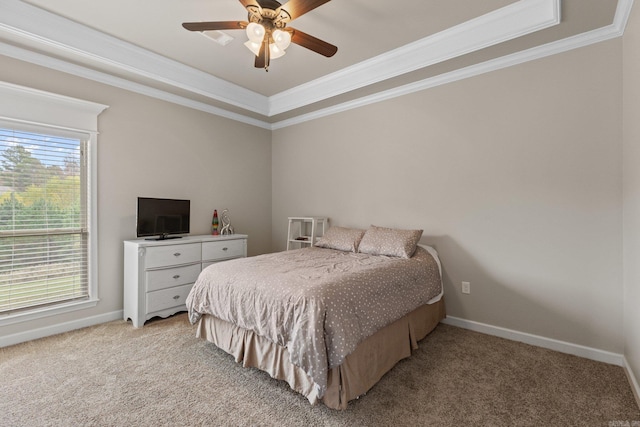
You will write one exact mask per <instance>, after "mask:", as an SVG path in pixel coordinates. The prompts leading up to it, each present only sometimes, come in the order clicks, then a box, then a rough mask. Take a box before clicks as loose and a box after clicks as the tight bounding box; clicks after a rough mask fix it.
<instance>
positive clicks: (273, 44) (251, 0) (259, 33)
mask: <svg viewBox="0 0 640 427" xmlns="http://www.w3.org/2000/svg"><path fill="white" fill-rule="evenodd" d="M329 1H330V0H289V1H288V2H286V3H285V4H280V2H278V1H276V0H240V3H242V5H243V6H244V7H245V8H246V9H247V12H248V14H249V15H248V22H247V21H219V22H185V23H183V24H182V26H183V27H184V28H186V29H187V30H189V31H212V30H242V29H244V30H246V32H247V36H248V37H249V41H248V42H246V43H245V46H247V47H248V48H249V50H251V51H252V52H253V53H254V54H255V55H256V59H255V66H256V68H264V69H265V70H266V71H269V62H270V60H271V59H276V58H279V57H281V56H282V55H284V54H285V49H286V48H287V47H288V46H289V44H290V43H295V44H297V45H299V46H302V47H305V48H307V49H310V50H312V51H314V52H317V53H319V54H320V55H324V56H326V57H331V56H333V55H335V53H336V52H337V51H338V48H337V47H336V46H334V45H332V44H329V43H327V42H325V41H323V40H320V39H318V38H316V37H313V36H311V35H309V34H306V33H303V32H302V31H300V30H296V29H294V28H291V27H287V23H289V22H291V21H292V20H294V19H296V18H298V17H300V16H302V15H304V14H305V13H307V12H309V11H311V10H313V9H315V8H316V7H318V6H322V5H323V4H325V3H328V2H329Z"/></svg>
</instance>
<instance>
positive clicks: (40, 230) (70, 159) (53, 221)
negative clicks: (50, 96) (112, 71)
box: [0, 122, 90, 313]
mask: <svg viewBox="0 0 640 427" xmlns="http://www.w3.org/2000/svg"><path fill="white" fill-rule="evenodd" d="M12 127H13V129H11V128H7V127H3V126H2V123H1V122H0V312H1V313H11V312H14V311H19V310H24V309H26V308H33V307H40V306H46V305H49V304H54V303H60V302H67V301H74V300H87V299H89V297H90V295H89V284H88V268H87V259H88V247H87V243H88V238H89V233H88V230H87V203H86V201H87V198H86V196H85V194H86V188H87V162H86V160H85V157H84V156H85V153H86V144H87V141H88V138H89V135H86V134H85V135H83V134H74V133H72V132H62V131H59V130H58V131H54V130H53V129H41V130H40V129H37V128H35V127H33V126H30V127H24V126H20V127H21V128H22V129H17V128H16V127H17V126H16V125H15V124H14V125H13V126H12ZM33 129H35V130H33Z"/></svg>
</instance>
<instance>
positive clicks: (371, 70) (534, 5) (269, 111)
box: [0, 0, 633, 130]
mask: <svg viewBox="0 0 640 427" xmlns="http://www.w3.org/2000/svg"><path fill="white" fill-rule="evenodd" d="M5 5H10V6H13V7H12V8H11V10H9V9H7V10H6V11H5V9H6V8H5ZM16 5H18V6H16ZM516 5H517V6H518V7H516ZM632 5H633V0H619V1H618V5H617V9H616V15H615V17H614V22H613V23H612V24H611V25H609V26H607V27H603V28H600V29H597V30H594V31H590V32H587V33H583V34H579V35H576V36H572V37H569V38H566V39H563V40H559V41H556V42H552V43H549V44H547V45H543V46H539V47H535V48H532V49H529V50H526V51H522V52H518V53H515V54H511V55H508V56H505V57H502V58H497V59H494V60H491V61H487V62H484V63H481V64H477V65H473V66H470V67H467V68H464V69H459V70H456V71H452V72H450V73H446V74H443V75H440V76H436V77H433V78H429V79H425V80H422V81H418V82H414V83H411V84H407V85H403V86H400V87H397V88H394V89H390V90H386V91H382V92H379V93H376V94H373V95H369V96H365V97H361V98H358V99H355V100H352V101H348V102H344V103H341V104H338V105H335V106H332V107H329V108H324V109H320V110H316V111H314V112H312V113H308V114H302V115H299V116H296V117H293V118H290V119H287V120H282V121H279V122H276V123H269V122H266V121H262V120H257V119H254V118H252V117H249V116H246V115H243V114H238V113H233V112H230V111H228V110H225V109H223V108H218V107H213V106H211V105H208V104H206V103H202V102H198V101H195V100H191V99H188V98H185V97H182V96H177V95H174V94H171V93H168V92H165V91H162V90H159V89H155V88H151V87H149V86H145V85H142V84H138V83H135V82H131V81H129V80H126V79H122V78H119V77H115V76H112V75H109V74H107V73H104V72H99V71H95V70H92V69H89V68H86V67H82V66H79V65H75V64H71V63H69V62H67V61H63V60H59V59H55V58H52V57H49V56H46V55H42V54H38V53H35V52H32V51H29V50H26V49H22V48H18V47H15V46H12V45H8V44H3V43H0V55H5V56H9V57H13V58H16V59H19V60H23V61H26V62H31V63H34V64H37V65H41V66H44V67H48V68H52V69H55V70H58V71H62V72H65V73H69V74H73V75H76V76H79V77H83V78H87V79H90V80H93V81H97V82H100V83H104V84H107V85H111V86H114V87H119V88H122V89H125V90H129V91H132V92H136V93H140V94H142V95H146V96H150V97H153V98H157V99H161V100H164V101H167V102H172V103H175V104H178V105H183V106H186V107H189V108H193V109H196V110H200V111H204V112H208V113H210V114H214V115H218V116H221V117H225V118H228V119H231V120H235V121H239V122H242V123H246V124H250V125H253V126H257V127H260V128H263V129H269V130H277V129H282V128H284V127H287V126H292V125H295V124H299V123H303V122H306V121H309V120H314V119H317V118H321V117H325V116H328V115H331V114H337V113H340V112H343V111H347V110H350V109H353V108H358V107H362V106H364V105H368V104H372V103H375V102H380V101H384V100H387V99H391V98H395V97H398V96H403V95H406V94H410V93H413V92H417V91H422V90H426V89H429V88H431V87H435V86H440V85H444V84H447V83H451V82H455V81H458V80H462V79H465V78H469V77H473V76H476V75H480V74H484V73H488V72H491V71H495V70H499V69H502V68H506V67H509V66H513V65H517V64H521V63H523V62H527V61H532V60H535V59H539V58H543V57H546V56H549V55H554V54H558V53H562V52H565V51H568V50H571V49H576V48H579V47H583V46H587V45H590V44H593V43H598V42H601V41H605V40H609V39H612V38H616V37H620V36H621V35H622V34H623V33H624V29H625V26H626V23H627V20H628V17H629V14H630V12H631V7H632ZM23 6H25V7H26V9H27V12H29V9H36V11H37V12H36V15H35V16H34V15H33V14H30V13H28V14H27V16H26V18H25V17H23V19H21V20H19V21H24V20H25V19H26V20H27V21H29V20H30V19H31V20H33V21H32V22H31V24H30V25H29V28H34V27H38V26H41V25H44V24H43V22H39V21H36V20H34V19H35V18H37V17H41V15H38V13H40V12H41V10H40V9H37V8H34V7H32V6H29V5H26V4H25V3H22V2H20V1H18V0H3V2H2V9H3V10H2V14H0V31H1V30H5V31H12V32H14V33H16V34H19V35H21V36H25V37H29V38H30V39H32V40H38V41H39V42H41V43H44V44H49V45H52V46H54V47H56V48H60V44H61V42H60V41H59V40H58V41H55V42H54V41H51V40H50V39H48V38H47V37H43V36H42V37H41V36H34V35H33V33H29V32H27V34H26V35H25V33H24V32H23V29H19V28H16V26H15V25H9V22H11V23H15V14H16V13H17V11H18V10H19V9H20V7H23ZM531 11H537V12H536V13H534V14H535V15H536V16H538V19H539V18H540V16H546V17H547V20H546V21H544V22H542V21H543V20H540V21H538V22H539V25H553V24H552V20H555V19H557V20H559V19H560V0H520V1H519V2H518V3H514V4H513V5H510V6H507V7H506V8H503V9H500V10H498V11H495V12H491V13H490V14H487V15H489V16H487V15H483V16H481V17H479V18H476V19H474V20H471V21H468V22H466V23H463V24H461V25H459V26H457V27H453V28H452V29H449V30H445V31H443V32H442V33H438V34H436V35H434V36H431V37H428V38H426V39H422V40H419V41H417V42H414V43H411V44H409V45H407V46H405V47H402V48H399V49H396V50H394V51H391V52H388V53H387V54H383V55H380V56H378V57H376V58H373V59H371V60H369V61H364V62H362V63H360V64H356V65H354V66H353V67H347V68H345V69H343V70H341V71H338V72H336V73H333V74H330V75H328V76H325V77H323V78H320V79H317V80H314V81H312V82H309V83H307V84H304V85H301V86H298V87H295V88H292V89H290V90H288V91H285V92H282V93H280V94H277V95H274V96H272V97H269V98H266V97H263V96H262V95H259V94H256V93H255V92H251V91H248V90H247V89H244V88H242V87H240V86H237V85H234V84H232V83H229V82H226V81H223V80H221V79H218V78H215V77H212V76H209V75H206V73H203V74H205V76H201V77H204V80H209V78H212V79H213V81H215V82H216V83H217V84H218V83H219V84H220V85H219V86H217V85H216V84H212V85H209V86H206V85H205V86H202V87H209V88H210V89H208V90H202V89H199V88H198V87H194V86H193V83H194V82H195V83H197V86H201V85H202V84H203V80H199V79H194V80H192V81H189V82H188V83H187V82H186V81H182V82H178V84H179V85H180V86H177V87H181V88H183V89H186V90H189V91H192V92H194V93H199V94H202V95H205V96H209V95H208V94H209V93H211V94H212V95H211V98H212V99H216V100H219V101H222V102H225V103H228V104H230V105H235V106H238V107H240V108H244V109H246V110H248V111H253V112H257V113H258V114H262V115H264V116H266V117H269V116H270V115H275V114H278V111H279V112H284V111H290V109H291V108H296V106H295V105H297V106H304V105H308V104H310V103H313V102H316V101H317V100H319V99H318V98H317V97H318V96H319V95H318V92H322V93H323V94H324V97H322V98H320V99H325V98H328V97H330V96H335V95H336V94H339V93H344V92H348V91H350V90H353V89H357V88H358V87H362V81H363V80H364V79H365V78H367V79H369V80H367V81H368V83H366V84H371V83H372V82H376V81H381V80H376V79H384V78H385V77H383V75H384V74H383V73H390V75H391V73H393V72H396V73H400V74H402V70H403V68H402V67H405V68H404V72H408V71H410V70H409V69H407V68H406V67H411V66H412V62H411V61H410V60H408V61H406V62H404V61H403V56H402V54H403V53H404V54H405V55H408V56H411V55H415V52H416V50H419V49H426V47H425V46H426V45H429V44H433V45H437V44H440V43H444V44H446V43H445V41H443V40H441V39H440V38H442V37H444V36H448V37H453V36H457V37H458V38H457V39H455V38H454V39H450V40H454V41H456V45H455V47H456V49H457V51H458V52H459V54H464V53H466V52H464V46H465V42H466V43H469V42H470V41H469V38H468V37H466V36H465V35H464V33H465V31H467V30H469V31H483V30H481V29H480V26H481V25H480V24H481V23H482V22H483V21H484V22H485V23H487V22H502V23H503V24H504V23H507V22H511V23H512V25H514V26H512V27H509V28H510V29H511V31H515V32H517V31H518V29H519V31H526V28H529V29H532V28H533V27H534V26H535V24H534V23H532V22H531V20H532V19H534V18H532V17H531V16H528V14H529V13H530V12H531ZM5 12H11V13H5ZM45 14H46V15H51V16H49V17H47V18H51V19H53V20H55V19H58V18H59V17H57V16H56V15H52V14H49V13H46V12H45ZM518 16H520V19H519V18H518ZM551 16H552V18H550V17H551ZM60 19H63V18H60ZM65 22H71V21H67V20H65ZM58 24H59V22H58ZM72 24H74V25H75V26H79V27H82V28H84V30H87V31H89V32H93V30H89V29H87V28H86V27H83V26H82V25H79V24H75V23H72ZM48 25H51V22H48ZM65 25H66V24H65ZM58 28H59V27H58ZM74 28H75V27H74ZM454 29H455V31H454ZM502 30H505V28H502V29H500V28H494V32H493V33H491V34H490V35H487V37H486V38H485V42H486V43H490V42H491V40H494V41H496V40H499V35H500V33H501V31H502ZM532 31H536V30H532ZM515 32H514V33H512V36H511V38H513V37H518V35H513V34H516V33H515ZM65 33H67V31H66V29H65ZM443 33H444V34H443ZM447 33H449V34H447ZM72 34H73V32H72V33H67V35H66V37H71V38H73V36H72ZM502 34H503V37H509V33H508V31H502ZM520 35H522V34H520ZM94 36H95V37H97V39H93V40H94V42H98V41H99V40H100V39H101V38H102V37H103V36H104V35H102V34H101V33H97V35H96V34H94ZM52 37H53V36H52ZM106 37H107V38H109V36H106ZM444 38H445V39H446V37H444ZM507 39H508V38H507ZM114 40H115V43H116V46H119V44H120V43H123V42H121V41H119V40H117V39H114ZM111 41H113V40H111ZM496 42H497V41H496ZM62 45H63V47H62V48H63V49H64V45H65V44H64V43H62ZM476 46H480V43H477V44H476ZM67 47H68V46H67ZM133 47H134V48H135V49H138V48H136V47H135V46H133ZM467 47H468V48H470V47H469V45H467ZM112 48H113V47H112ZM135 49H134V50H135ZM116 50H117V49H116ZM69 51H73V49H69ZM124 51H125V52H127V50H126V49H125V50H124ZM128 52H130V51H128ZM144 52H145V56H144V57H145V58H147V59H149V60H150V61H153V59H154V57H155V56H158V55H155V54H153V53H150V52H147V51H144ZM408 52H413V53H408ZM460 52H462V53H460ZM83 54H84V55H87V56H88V57H91V55H90V54H89V53H87V52H84V53H83ZM454 54H455V52H453V53H452V52H449V55H454ZM440 55H441V57H442V58H447V57H446V52H444V51H443V52H440ZM160 58H161V59H162V61H161V62H160V63H157V62H153V67H150V68H151V69H153V70H159V69H160V68H161V65H160V64H161V63H162V62H163V61H168V62H173V61H171V60H168V59H166V58H164V57H160ZM121 59H122V58H121ZM156 59H157V58H156ZM122 60H123V61H124V59H122ZM430 60H434V58H433V57H431V58H430ZM105 61H106V62H105V63H107V62H109V60H108V59H105ZM124 62H125V64H126V62H127V61H124ZM397 63H401V65H398V68H394V69H393V70H392V71H389V70H385V68H386V67H388V66H395V65H394V64H397ZM176 64H177V63H176ZM111 65H114V64H111ZM172 65H175V64H172ZM178 65H179V66H181V67H185V66H184V65H182V64H178ZM115 66H117V63H116V64H115ZM125 66H129V65H125ZM413 66H417V65H415V64H413ZM134 68H135V67H134ZM178 68H179V67H178ZM185 68H187V69H189V70H191V71H197V70H193V69H191V68H190V67H185ZM169 69H172V67H169ZM175 69H176V68H173V70H174V71H175ZM197 72H198V73H200V72H199V71H197ZM163 73H164V72H162V73H158V72H152V71H148V74H146V76H147V77H151V78H155V77H154V76H157V78H156V80H159V81H163V82H165V83H169V84H172V83H171V79H170V78H168V77H166V76H165V77H164V78H163V77H162V76H163V75H164V74H163ZM363 73H364V74H363ZM158 74H160V75H158ZM168 74H171V73H168ZM395 75H398V74H395ZM391 76H393V75H391ZM177 78H178V80H181V76H177ZM386 78H389V77H386ZM335 84H340V85H342V86H341V89H340V90H342V91H341V92H338V93H333V94H332V95H328V93H329V90H333V87H334V86H333V85H335ZM247 92H248V96H245V97H243V96H242V95H243V94H244V95H247ZM254 95H256V96H254ZM327 95H328V96H327ZM320 96H322V95H320ZM298 97H299V98H298ZM296 98H298V99H297V100H296ZM230 101H235V102H230ZM285 102H286V103H289V104H288V105H289V106H288V107H287V106H285V105H284V103H285ZM292 106H293V107H292ZM287 108H289V109H287Z"/></svg>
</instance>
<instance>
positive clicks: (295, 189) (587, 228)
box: [272, 39, 624, 354]
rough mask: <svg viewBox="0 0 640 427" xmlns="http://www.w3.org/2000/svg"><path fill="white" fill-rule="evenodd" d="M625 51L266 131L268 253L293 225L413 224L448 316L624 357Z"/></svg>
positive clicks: (527, 68) (582, 54) (522, 69)
mask: <svg viewBox="0 0 640 427" xmlns="http://www.w3.org/2000/svg"><path fill="white" fill-rule="evenodd" d="M621 46H622V42H621V40H620V39H617V40H613V41H609V42H605V43H601V44H598V45H593V46H590V47H586V48H582V49H579V50H574V51H571V52H568V53H565V54H562V55H556V56H553V57H549V58H546V59H542V60H538V61H535V62H530V63H526V64H522V65H519V66H516V67H512V68H508V69H505V70H501V71H497V72H493V73H490V74H487V75H482V76H478V77H474V78H471V79H468V80H465V81H461V82H457V83H452V84H448V85H445V86H441V87H438V88H434V89H430V90H427V91H424V92H420V93H415V94H412V95H409V96H404V97H401V98H396V99H394V100H390V101H385V102H382V103H378V104H374V105H370V106H367V107H363V108H360V109H357V110H351V111H348V112H345V113H341V114H339V115H335V116H330V117H326V118H323V119H319V120H315V121H312V122H308V123H304V124H300V125H297V126H293V127H290V128H285V129H281V130H278V131H275V132H274V134H273V148H272V153H273V154H272V155H273V177H272V180H273V201H272V205H273V214H272V218H273V244H274V248H275V249H282V248H284V246H285V240H286V217H287V216H292V215H326V216H329V217H330V218H331V221H332V223H333V224H334V225H341V226H353V227H362V228H366V227H367V226H368V225H369V224H376V225H382V226H392V227H401V228H422V229H424V237H423V240H422V243H427V244H433V245H435V247H436V248H437V249H438V250H439V252H440V254H441V257H442V261H443V263H444V269H445V278H444V279H445V295H446V301H447V313H448V315H451V316H455V317H459V318H463V319H468V320H471V321H476V322H482V323H486V324H489V325H494V326H499V327H504V328H509V329H513V330H516V331H521V332H527V333H530V334H535V335H540V336H543V337H548V338H553V339H557V340H561V341H565V342H569V343H574V344H579V345H583V346H587V347H593V348H596V349H601V350H606V351H610V352H614V353H618V354H620V353H621V352H622V349H623V341H624V340H623V335H622V311H621V308H622V285H621V283H622V263H621V260H622V252H621V247H622V236H621V230H622V223H621V221H622V218H621V215H622V212H621V207H622V195H621V167H622V165H621V148H622V147H621V114H622V113H621V78H620V76H621ZM463 280H465V281H470V282H471V294H470V295H462V294H461V292H460V282H461V281H463Z"/></svg>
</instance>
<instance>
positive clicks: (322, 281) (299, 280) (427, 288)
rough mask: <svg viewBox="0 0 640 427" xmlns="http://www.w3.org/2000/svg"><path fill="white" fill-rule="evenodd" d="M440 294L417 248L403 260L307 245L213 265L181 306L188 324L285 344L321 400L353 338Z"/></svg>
mask: <svg viewBox="0 0 640 427" xmlns="http://www.w3.org/2000/svg"><path fill="white" fill-rule="evenodd" d="M441 294H442V281H441V278H440V271H439V266H438V264H437V262H436V260H435V259H434V258H433V257H432V256H431V255H430V254H429V252H428V251H427V250H425V249H424V248H422V247H418V248H417V249H416V252H415V253H414V255H413V256H412V257H411V258H410V259H403V258H395V257H387V256H379V255H368V254H361V253H353V252H343V251H337V250H333V249H322V248H316V247H310V248H305V249H298V250H293V251H286V252H278V253H273V254H267V255H260V256H256V257H250V258H241V259H236V260H231V261H226V262H222V263H218V264H213V265H211V266H209V267H207V268H206V269H205V270H203V271H202V273H201V274H200V277H199V278H198V280H197V281H196V283H195V285H194V286H193V288H192V290H191V293H190V294H189V296H188V298H187V308H188V311H189V321H190V322H191V323H192V324H195V323H196V322H197V321H198V320H199V319H200V317H201V316H202V315H203V314H210V315H213V316H215V317H217V318H219V319H222V320H226V321H227V322H231V323H233V324H235V325H238V326H240V327H242V328H245V329H248V330H251V331H254V332H255V333H257V334H259V335H261V336H263V337H265V338H267V339H268V340H270V341H272V342H273V343H276V344H279V345H281V346H284V347H286V348H287V349H288V351H289V354H290V358H291V360H290V362H291V363H292V364H294V365H296V366H298V367H300V368H301V369H303V370H304V371H305V372H306V373H307V375H309V377H311V378H312V379H313V381H314V383H315V387H316V392H317V396H318V397H320V398H321V397H322V396H323V395H324V392H325V391H326V388H327V373H328V370H329V369H331V368H334V367H336V366H339V365H340V364H341V363H342V362H343V361H344V359H345V357H346V356H347V355H349V354H350V353H351V352H353V351H354V350H355V348H356V347H357V345H358V343H360V342H361V341H362V340H364V339H365V338H367V337H369V336H370V335H373V334H374V333H375V332H376V331H378V330H379V329H380V328H383V327H384V326H387V325H388V324H390V323H392V322H393V321H395V320H397V319H399V318H401V317H402V316H404V315H406V314H407V313H409V312H411V311H412V310H414V309H415V308H417V307H419V306H421V305H423V304H426V303H428V302H430V301H432V300H434V299H437V298H438V296H439V295H441Z"/></svg>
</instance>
